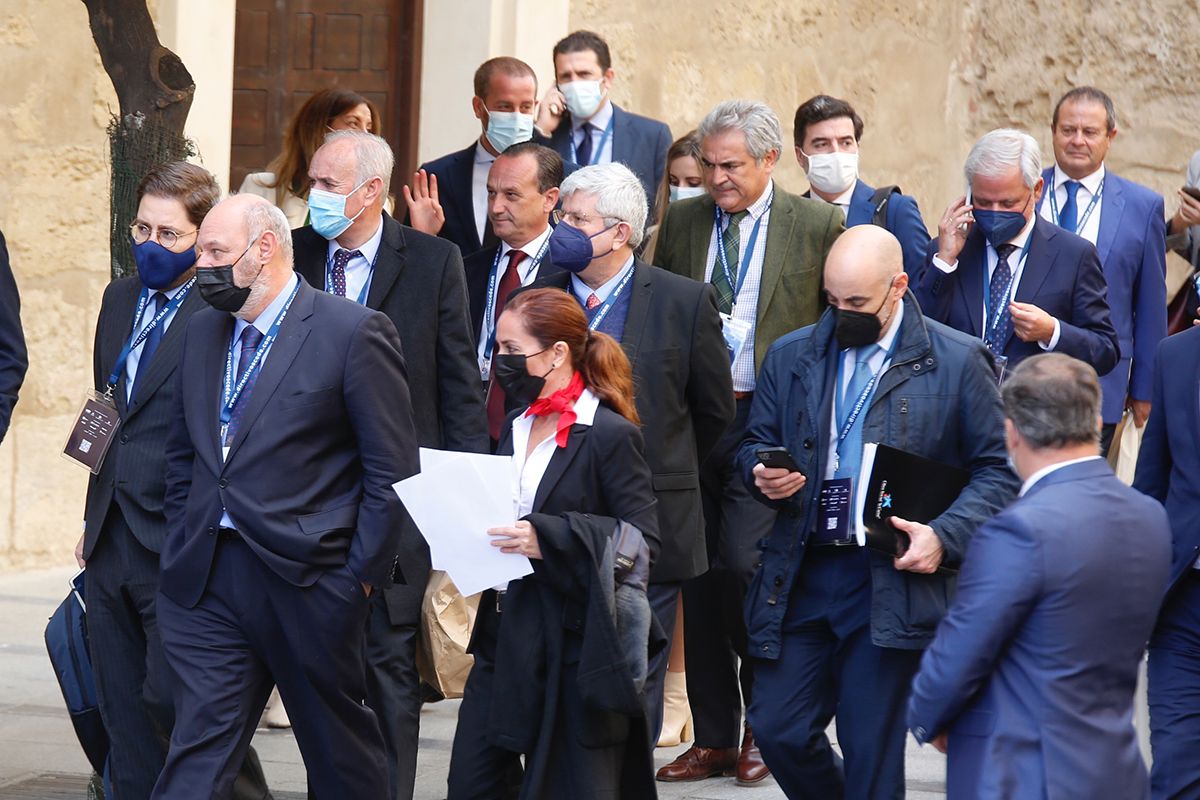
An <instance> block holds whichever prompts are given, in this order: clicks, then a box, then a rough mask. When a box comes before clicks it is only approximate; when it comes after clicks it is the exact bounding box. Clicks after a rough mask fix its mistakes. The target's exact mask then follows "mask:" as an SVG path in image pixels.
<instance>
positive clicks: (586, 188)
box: [561, 162, 646, 247]
mask: <svg viewBox="0 0 1200 800" xmlns="http://www.w3.org/2000/svg"><path fill="white" fill-rule="evenodd" d="M576 192H580V193H582V194H586V195H591V196H592V197H595V198H596V213H597V214H599V215H600V216H602V217H605V218H606V219H615V220H619V221H621V222H624V223H625V224H627V225H628V226H629V228H630V233H629V245H630V247H637V246H638V245H639V244H641V243H642V235H643V234H644V233H645V229H646V190H645V189H644V188H642V182H641V181H640V180H638V177H637V176H636V175H634V174H633V172H632V171H631V170H630V169H629V167H627V166H625V165H624V164H620V163H617V162H613V163H610V164H596V165H594V166H590V167H584V168H582V169H578V170H576V171H575V172H572V173H571V174H570V175H568V176H567V178H566V180H564V181H563V182H562V192H561V194H562V198H563V199H564V200H566V199H567V198H568V197H570V196H571V195H573V194H575V193H576Z"/></svg>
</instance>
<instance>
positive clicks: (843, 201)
mask: <svg viewBox="0 0 1200 800" xmlns="http://www.w3.org/2000/svg"><path fill="white" fill-rule="evenodd" d="M857 188H858V184H857V183H852V184H850V188H849V189H847V190H846V191H844V192H842V193H841V194H839V195H838V196H837V197H835V198H833V200H832V203H833V205H835V206H841V207H843V208H847V207H848V206H849V205H850V201H851V200H852V199H853V198H854V190H855V189H857ZM817 199H818V200H820V199H821V198H819V197H818V198H817Z"/></svg>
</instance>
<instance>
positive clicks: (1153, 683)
mask: <svg viewBox="0 0 1200 800" xmlns="http://www.w3.org/2000/svg"><path fill="white" fill-rule="evenodd" d="M1198 393H1200V328H1191V329H1189V330H1186V331H1184V332H1183V333H1180V334H1177V335H1175V336H1170V337H1167V338H1166V339H1163V341H1162V342H1161V343H1160V344H1159V346H1158V352H1157V353H1156V354H1155V358H1154V383H1153V385H1152V387H1151V393H1150V402H1151V404H1152V408H1153V411H1152V413H1151V414H1150V419H1149V421H1148V422H1147V423H1146V429H1145V432H1144V433H1143V434H1142V444H1141V448H1140V449H1139V450H1138V461H1137V473H1136V475H1135V476H1134V480H1133V488H1135V489H1137V490H1138V491H1140V492H1144V493H1145V494H1148V495H1150V496H1151V497H1153V498H1154V499H1155V500H1157V501H1159V502H1160V503H1162V504H1163V506H1164V507H1165V508H1166V510H1167V517H1168V518H1169V519H1170V522H1171V537H1172V539H1171V575H1170V582H1169V584H1168V586H1169V588H1168V590H1167V594H1166V598H1165V599H1164V601H1163V606H1162V610H1161V611H1160V613H1159V617H1158V625H1157V627H1156V628H1155V630H1154V635H1153V637H1151V639H1150V660H1149V663H1148V665H1147V678H1148V695H1149V700H1150V749H1151V752H1152V754H1153V758H1152V766H1151V769H1150V785H1151V796H1152V797H1154V798H1155V800H1158V799H1159V798H1183V797H1194V796H1195V795H1196V791H1197V788H1198V787H1200V761H1197V759H1196V757H1195V754H1196V752H1197V749H1198V748H1200V681H1197V678H1196V676H1197V675H1198V674H1200V646H1197V641H1198V640H1200V561H1198V560H1197V558H1198V557H1200V503H1197V502H1196V497H1197V496H1198V495H1200V449H1197V447H1196V441H1197V439H1198V438H1200V406H1198V403H1197V394H1198ZM1136 531H1137V533H1138V536H1137V537H1134V538H1131V539H1130V540H1129V541H1130V542H1131V543H1133V544H1136V543H1137V542H1139V541H1140V538H1141V526H1140V525H1139V526H1138V527H1137V528H1136ZM1123 555H1124V551H1122V556H1123Z"/></svg>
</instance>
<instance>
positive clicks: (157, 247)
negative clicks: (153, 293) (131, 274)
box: [133, 239, 196, 289]
mask: <svg viewBox="0 0 1200 800" xmlns="http://www.w3.org/2000/svg"><path fill="white" fill-rule="evenodd" d="M133 261H134V263H135V264H137V271H138V277H139V278H141V279H142V283H144V284H145V285H146V286H148V287H149V288H151V289H166V288H167V287H168V286H170V285H171V284H172V283H174V282H175V281H176V280H178V279H179V276H180V275H182V274H183V273H185V272H187V271H188V270H189V269H191V268H192V265H193V264H195V263H196V251H195V250H192V249H191V248H188V249H187V250H184V251H183V252H182V253H176V252H175V251H173V250H168V249H167V248H165V247H163V246H162V245H161V244H159V243H158V242H156V241H154V240H153V239H147V240H146V241H144V242H142V243H141V244H135V245H134V246H133Z"/></svg>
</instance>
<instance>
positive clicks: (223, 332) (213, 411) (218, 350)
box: [180, 314, 233, 464]
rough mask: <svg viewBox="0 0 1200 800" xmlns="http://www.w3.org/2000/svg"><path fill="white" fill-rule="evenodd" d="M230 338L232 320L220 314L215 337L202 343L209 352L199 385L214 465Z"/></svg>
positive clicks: (218, 460) (218, 456)
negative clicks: (222, 388)
mask: <svg viewBox="0 0 1200 800" xmlns="http://www.w3.org/2000/svg"><path fill="white" fill-rule="evenodd" d="M232 338H233V316H232V315H230V314H222V315H221V318H220V324H219V325H218V329H217V334H216V335H215V336H213V337H204V338H202V339H201V341H203V342H205V343H206V344H207V345H208V351H207V352H206V353H205V354H204V365H203V366H204V377H203V380H202V381H201V388H202V394H201V398H200V402H201V406H202V408H203V409H204V412H205V417H206V419H207V424H206V425H205V427H204V430H206V431H211V437H212V438H211V441H212V443H213V453H212V455H213V457H214V458H215V459H216V462H215V463H217V464H220V463H221V461H222V460H223V459H222V457H221V446H222V442H221V404H222V402H223V401H224V398H223V396H222V393H221V383H222V381H223V379H224V377H225V366H226V356H227V355H228V353H229V347H230V344H232V341H231V340H232ZM180 400H181V401H182V402H187V401H188V398H180Z"/></svg>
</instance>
